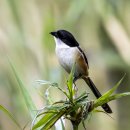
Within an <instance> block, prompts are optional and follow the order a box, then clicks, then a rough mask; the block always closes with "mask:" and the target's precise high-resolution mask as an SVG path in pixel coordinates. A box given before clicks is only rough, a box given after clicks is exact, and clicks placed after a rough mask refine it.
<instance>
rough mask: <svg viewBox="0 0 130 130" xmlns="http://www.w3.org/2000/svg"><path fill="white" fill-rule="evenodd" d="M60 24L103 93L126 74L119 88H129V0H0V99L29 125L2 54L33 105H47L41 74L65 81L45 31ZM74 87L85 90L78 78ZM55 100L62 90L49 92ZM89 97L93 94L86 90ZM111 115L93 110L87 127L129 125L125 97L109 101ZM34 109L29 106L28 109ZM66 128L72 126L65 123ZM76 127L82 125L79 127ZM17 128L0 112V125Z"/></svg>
mask: <svg viewBox="0 0 130 130" xmlns="http://www.w3.org/2000/svg"><path fill="white" fill-rule="evenodd" d="M58 29H65V30H68V31H70V32H72V33H73V34H74V36H75V37H76V38H77V40H78V42H79V43H80V45H81V48H83V50H84V51H85V52H86V55H87V57H88V61H89V66H90V69H89V72H90V76H91V78H92V79H93V81H94V82H95V84H96V85H97V87H98V88H99V90H100V91H101V92H102V93H104V92H106V91H107V90H108V89H110V88H111V87H112V86H113V85H114V84H115V83H116V82H117V81H119V79H121V77H122V76H123V75H124V73H126V77H125V80H124V81H123V83H122V84H121V86H120V88H119V89H118V92H125V91H130V85H129V84H130V0H0V104H1V105H3V106H5V107H6V108H7V109H8V110H9V111H10V112H11V113H13V115H14V116H15V118H16V119H17V121H18V122H20V124H21V126H23V127H24V126H25V125H26V124H27V123H28V122H29V125H28V127H27V128H26V129H27V130H28V129H29V128H30V122H31V117H30V115H29V112H28V110H27V107H26V105H25V102H24V99H23V96H22V94H21V91H20V89H19V87H18V83H17V82H16V79H15V77H14V74H13V72H12V70H11V67H10V65H9V63H8V60H7V57H9V59H11V61H12V62H13V64H14V65H15V66H16V68H17V72H18V74H19V76H20V77H21V79H22V81H23V82H24V84H26V86H27V90H28V91H29V93H30V95H31V97H32V99H33V102H34V103H35V104H36V106H37V109H40V108H41V107H43V106H44V105H45V104H46V101H45V100H44V91H45V88H46V87H45V88H44V87H38V86H37V85H36V84H35V83H34V82H35V80H38V79H44V80H48V81H52V82H57V83H59V85H60V86H61V87H64V86H65V77H66V76H67V75H66V73H65V71H64V70H63V69H62V68H61V67H60V65H59V63H58V61H57V58H56V55H55V43H54V40H53V38H52V36H50V34H49V32H51V31H54V30H58ZM77 86H79V87H78V88H79V92H83V91H85V90H86V89H87V90H88V92H90V93H91V91H90V90H89V89H88V87H87V86H86V84H85V83H84V82H83V81H82V80H81V81H80V80H79V81H78V82H77ZM51 96H52V97H53V98H54V99H53V100H54V101H57V100H60V99H62V98H63V97H62V95H61V93H59V92H57V91H56V90H52V91H51ZM90 97H91V98H92V99H93V98H94V97H93V95H92V94H90ZM110 106H111V107H112V109H113V114H112V115H111V116H112V117H113V119H112V118H110V117H109V116H106V115H105V114H102V113H97V114H94V115H93V116H92V118H91V120H90V121H89V123H88V124H87V129H88V130H94V129H96V130H104V129H105V130H122V129H124V130H130V123H129V122H130V97H125V98H123V99H120V100H118V101H113V102H111V103H110ZM32 111H33V110H32ZM66 127H67V128H66V129H67V130H71V129H72V128H71V124H70V123H69V122H67V124H66ZM80 127H81V128H80V129H83V128H82V126H80ZM8 129H10V130H17V129H18V128H17V127H16V126H15V124H14V123H13V122H12V121H11V120H10V119H9V118H8V117H7V116H5V114H3V113H2V112H1V111H0V130H8Z"/></svg>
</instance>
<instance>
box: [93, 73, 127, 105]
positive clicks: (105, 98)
mask: <svg viewBox="0 0 130 130" xmlns="http://www.w3.org/2000/svg"><path fill="white" fill-rule="evenodd" d="M124 77H125V75H124V76H123V77H122V78H121V80H119V81H118V82H117V84H116V85H115V86H114V87H113V88H112V89H110V90H109V91H108V92H106V93H105V94H103V95H102V96H101V97H100V98H98V99H97V100H96V101H95V103H94V106H95V107H97V106H101V105H103V104H104V103H107V102H109V101H111V100H110V98H109V97H110V96H111V95H112V94H113V92H114V91H115V90H116V89H117V88H118V87H119V85H120V84H121V82H122V81H123V79H124Z"/></svg>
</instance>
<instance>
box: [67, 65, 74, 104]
mask: <svg viewBox="0 0 130 130" xmlns="http://www.w3.org/2000/svg"><path fill="white" fill-rule="evenodd" d="M74 70H75V64H74V65H73V67H72V69H71V73H70V74H69V79H68V81H67V87H68V90H69V100H70V101H71V102H73V96H74V90H73V78H74Z"/></svg>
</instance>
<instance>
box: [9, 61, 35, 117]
mask: <svg viewBox="0 0 130 130" xmlns="http://www.w3.org/2000/svg"><path fill="white" fill-rule="evenodd" d="M9 64H10V66H11V68H12V70H13V73H14V75H15V78H16V80H17V82H18V84H19V87H20V90H21V92H22V95H23V97H24V100H25V103H26V106H27V108H28V110H29V112H30V115H31V117H32V118H34V117H35V114H36V113H35V111H33V110H36V106H35V104H34V103H33V101H32V98H31V96H30V94H29V93H28V91H27V89H26V87H25V85H24V84H23V82H22V80H21V79H20V78H19V76H18V74H17V72H16V69H15V67H14V65H13V64H12V63H11V61H10V60H9Z"/></svg>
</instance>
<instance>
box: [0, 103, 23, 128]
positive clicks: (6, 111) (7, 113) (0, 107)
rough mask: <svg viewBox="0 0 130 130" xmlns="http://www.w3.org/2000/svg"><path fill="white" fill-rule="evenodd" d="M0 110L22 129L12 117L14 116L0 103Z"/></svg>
mask: <svg viewBox="0 0 130 130" xmlns="http://www.w3.org/2000/svg"><path fill="white" fill-rule="evenodd" d="M0 110H1V111H3V112H4V113H5V114H6V115H7V116H8V117H10V118H11V120H12V121H13V122H14V123H15V124H16V125H17V126H18V128H19V129H20V130H22V128H21V126H20V124H19V123H18V122H17V120H16V119H15V118H14V116H13V115H12V114H11V113H10V112H9V111H8V110H7V109H6V108H5V107H3V106H2V105H0Z"/></svg>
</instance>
